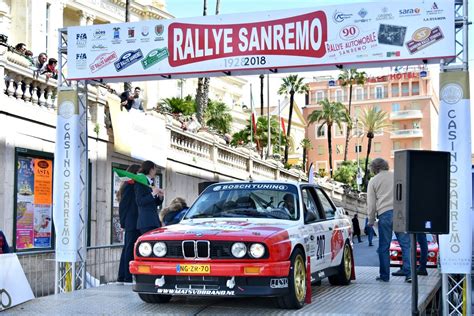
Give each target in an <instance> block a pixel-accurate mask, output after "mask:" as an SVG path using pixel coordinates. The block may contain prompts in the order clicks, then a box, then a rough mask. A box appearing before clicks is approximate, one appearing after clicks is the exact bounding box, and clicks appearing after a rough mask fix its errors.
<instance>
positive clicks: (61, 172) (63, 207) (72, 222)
mask: <svg viewBox="0 0 474 316" xmlns="http://www.w3.org/2000/svg"><path fill="white" fill-rule="evenodd" d="M58 94H59V95H58V116H57V125H56V149H55V152H54V156H55V162H54V181H53V220H54V229H55V232H56V261H58V262H76V261H77V259H78V258H77V250H78V247H79V233H80V232H79V226H80V225H79V223H80V219H79V212H80V208H81V200H80V170H81V165H80V140H79V134H80V127H79V106H78V99H77V92H76V91H75V90H73V89H67V90H65V89H62V90H59V93H58Z"/></svg>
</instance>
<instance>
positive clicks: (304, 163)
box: [303, 147, 306, 173]
mask: <svg viewBox="0 0 474 316" xmlns="http://www.w3.org/2000/svg"><path fill="white" fill-rule="evenodd" d="M303 172H304V173H306V147H303Z"/></svg>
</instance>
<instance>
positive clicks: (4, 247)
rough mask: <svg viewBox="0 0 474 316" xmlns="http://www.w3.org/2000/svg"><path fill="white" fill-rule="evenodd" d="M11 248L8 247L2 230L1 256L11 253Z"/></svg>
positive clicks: (0, 232)
mask: <svg viewBox="0 0 474 316" xmlns="http://www.w3.org/2000/svg"><path fill="white" fill-rule="evenodd" d="M9 252H10V247H8V243H7V238H6V237H5V235H4V234H3V232H2V230H0V255H1V254H2V253H9Z"/></svg>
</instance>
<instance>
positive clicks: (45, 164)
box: [38, 160, 49, 169]
mask: <svg viewBox="0 0 474 316" xmlns="http://www.w3.org/2000/svg"><path fill="white" fill-rule="evenodd" d="M38 167H40V168H42V169H46V168H48V167H49V162H47V161H45V160H40V161H38Z"/></svg>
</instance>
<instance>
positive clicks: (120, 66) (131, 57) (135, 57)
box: [114, 49, 143, 71]
mask: <svg viewBox="0 0 474 316" xmlns="http://www.w3.org/2000/svg"><path fill="white" fill-rule="evenodd" d="M142 58H143V53H142V50H141V49H137V50H129V51H127V52H125V53H123V54H122V56H120V58H119V60H118V61H116V62H114V66H115V69H116V70H117V71H122V70H124V69H125V68H127V67H129V66H130V65H133V64H134V63H136V62H137V61H139V60H140V59H142Z"/></svg>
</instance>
